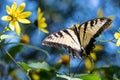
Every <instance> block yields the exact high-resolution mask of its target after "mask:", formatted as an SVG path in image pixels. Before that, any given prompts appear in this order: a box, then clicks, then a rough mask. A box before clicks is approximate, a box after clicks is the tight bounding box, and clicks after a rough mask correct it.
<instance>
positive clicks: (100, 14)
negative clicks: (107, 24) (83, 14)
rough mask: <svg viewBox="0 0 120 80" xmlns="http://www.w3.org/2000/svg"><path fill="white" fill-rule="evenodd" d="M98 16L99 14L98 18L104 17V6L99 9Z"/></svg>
mask: <svg viewBox="0 0 120 80" xmlns="http://www.w3.org/2000/svg"><path fill="white" fill-rule="evenodd" d="M97 16H98V18H101V17H103V10H102V8H99V10H98V12H97Z"/></svg>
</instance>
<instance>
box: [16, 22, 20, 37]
mask: <svg viewBox="0 0 120 80" xmlns="http://www.w3.org/2000/svg"><path fill="white" fill-rule="evenodd" d="M15 29H16V32H17V34H18V35H20V33H21V29H20V25H19V23H18V22H17V21H16V22H15Z"/></svg>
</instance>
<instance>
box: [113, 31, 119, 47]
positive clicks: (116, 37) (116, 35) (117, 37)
mask: <svg viewBox="0 0 120 80" xmlns="http://www.w3.org/2000/svg"><path fill="white" fill-rule="evenodd" d="M114 37H115V39H117V42H116V46H120V33H119V32H115V34H114Z"/></svg>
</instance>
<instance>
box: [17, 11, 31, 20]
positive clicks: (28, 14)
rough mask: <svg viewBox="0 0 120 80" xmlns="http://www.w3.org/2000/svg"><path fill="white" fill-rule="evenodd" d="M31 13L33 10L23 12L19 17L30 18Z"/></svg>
mask: <svg viewBox="0 0 120 80" xmlns="http://www.w3.org/2000/svg"><path fill="white" fill-rule="evenodd" d="M30 15H31V12H23V13H21V14H20V15H19V18H22V19H23V18H28V17H29V16H30Z"/></svg>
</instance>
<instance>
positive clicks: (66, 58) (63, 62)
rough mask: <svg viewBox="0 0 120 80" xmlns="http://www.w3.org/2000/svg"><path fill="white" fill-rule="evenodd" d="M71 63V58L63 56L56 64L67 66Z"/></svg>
mask: <svg viewBox="0 0 120 80" xmlns="http://www.w3.org/2000/svg"><path fill="white" fill-rule="evenodd" d="M69 62H70V58H69V56H68V55H63V56H62V57H61V58H60V60H59V61H58V62H57V63H56V64H61V63H62V64H65V65H67V64H69Z"/></svg>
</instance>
